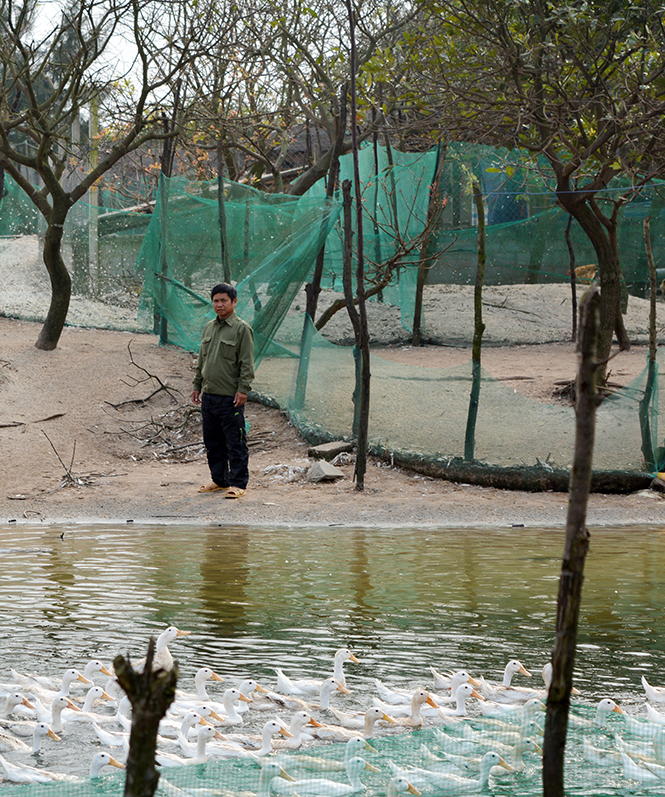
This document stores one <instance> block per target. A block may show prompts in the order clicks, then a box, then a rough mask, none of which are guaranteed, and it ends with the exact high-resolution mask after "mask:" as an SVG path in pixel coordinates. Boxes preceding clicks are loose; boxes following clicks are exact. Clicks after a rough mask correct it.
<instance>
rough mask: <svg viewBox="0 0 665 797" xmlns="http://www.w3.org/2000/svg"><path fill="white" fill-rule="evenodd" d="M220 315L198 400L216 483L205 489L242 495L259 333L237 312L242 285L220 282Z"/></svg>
mask: <svg viewBox="0 0 665 797" xmlns="http://www.w3.org/2000/svg"><path fill="white" fill-rule="evenodd" d="M210 297H211V298H212V306H213V309H214V311H215V313H216V314H217V318H215V319H214V320H213V321H209V322H208V323H207V324H206V326H205V328H204V330H203V338H202V341H201V348H200V350H199V356H198V360H197V363H196V375H195V376H194V390H193V391H192V402H193V403H194V404H200V405H201V416H202V419H203V442H204V444H205V447H206V451H207V454H208V467H209V468H210V475H211V477H212V482H210V483H209V484H204V485H203V486H202V487H201V488H199V492H200V493H214V492H217V491H219V490H223V491H225V494H224V497H225V498H240V497H241V496H242V495H244V494H245V492H246V488H247V481H248V479H249V467H248V466H249V451H248V449H247V439H246V436H245V412H244V409H243V408H244V406H245V403H246V401H247V394H248V393H249V390H250V388H251V386H252V380H253V379H254V334H253V332H252V328H251V327H250V326H249V324H247V323H245V321H243V320H242V319H241V318H239V317H238V316H237V315H236V313H235V307H236V304H237V303H238V294H237V291H236V289H235V288H234V287H233V286H231V285H227V284H226V283H224V282H223V283H220V284H219V285H215V287H214V288H213V289H212V290H211V292H210Z"/></svg>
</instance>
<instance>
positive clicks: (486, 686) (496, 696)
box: [480, 659, 543, 703]
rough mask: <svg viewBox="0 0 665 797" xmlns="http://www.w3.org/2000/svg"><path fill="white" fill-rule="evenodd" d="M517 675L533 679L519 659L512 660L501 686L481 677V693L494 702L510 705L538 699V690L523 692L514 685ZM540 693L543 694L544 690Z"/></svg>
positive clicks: (504, 672) (504, 673)
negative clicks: (514, 678)
mask: <svg viewBox="0 0 665 797" xmlns="http://www.w3.org/2000/svg"><path fill="white" fill-rule="evenodd" d="M517 673H520V674H521V675H525V676H527V678H531V673H530V672H529V671H528V670H527V669H526V667H525V666H524V665H523V664H522V663H521V662H520V661H518V660H517V659H511V660H510V661H509V662H508V664H506V667H505V669H504V671H503V680H502V681H501V683H500V684H493V683H490V682H488V681H486V680H485V679H484V678H483V677H482V676H481V678H480V683H481V686H480V691H481V692H482V694H483V697H485V698H487V699H489V700H494V701H496V702H497V703H510V702H513V701H514V700H529V699H530V698H532V697H538V696H539V695H538V694H536V692H537V691H538V690H533V689H527V690H521V689H518V688H516V687H514V686H513V685H512V680H513V676H514V675H516V674H517ZM540 691H541V693H542V691H543V690H540Z"/></svg>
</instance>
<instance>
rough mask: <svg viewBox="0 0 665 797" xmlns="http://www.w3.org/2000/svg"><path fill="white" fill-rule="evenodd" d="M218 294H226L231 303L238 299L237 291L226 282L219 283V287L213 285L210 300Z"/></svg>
mask: <svg viewBox="0 0 665 797" xmlns="http://www.w3.org/2000/svg"><path fill="white" fill-rule="evenodd" d="M218 293H225V294H227V296H228V297H229V299H230V300H231V301H233V300H234V299H237V298H238V291H237V290H236V289H235V288H234V287H233V285H229V284H228V283H227V282H220V283H219V285H215V287H214V288H213V289H212V290H211V291H210V298H211V299H212V298H213V297H214V296H215V295H216V294H218Z"/></svg>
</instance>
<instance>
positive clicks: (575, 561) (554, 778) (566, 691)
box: [543, 287, 602, 797]
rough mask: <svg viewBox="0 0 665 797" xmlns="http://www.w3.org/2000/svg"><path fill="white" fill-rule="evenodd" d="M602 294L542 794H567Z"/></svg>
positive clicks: (583, 310) (587, 360)
mask: <svg viewBox="0 0 665 797" xmlns="http://www.w3.org/2000/svg"><path fill="white" fill-rule="evenodd" d="M601 301H602V300H601V296H600V294H599V292H598V289H597V288H596V287H592V288H590V289H589V290H588V291H587V292H586V294H585V295H584V297H583V299H582V301H581V303H580V339H579V343H578V347H577V351H578V356H579V367H578V372H577V405H576V407H575V452H574V456H573V468H572V470H571V474H570V488H569V497H568V515H567V519H566V542H565V546H564V552H563V563H562V566H561V578H560V581H559V596H558V601H557V624H556V640H555V644H554V652H553V654H552V664H553V670H552V683H551V685H550V689H549V693H548V697H547V714H546V718H545V738H544V742H543V797H564V754H565V749H566V736H567V731H568V714H569V710H570V691H571V689H572V686H573V667H574V664H575V651H576V648H577V630H578V623H579V615H580V605H581V601H582V583H583V581H584V561H585V559H586V555H587V551H588V549H589V533H588V531H587V529H586V511H587V503H588V499H589V491H590V489H591V471H592V461H593V444H594V436H595V428H596V408H597V406H598V392H597V388H596V378H597V376H596V372H597V370H598V364H597V359H596V358H597V351H598V344H599V334H598V332H599V327H600V324H599V313H600V307H601Z"/></svg>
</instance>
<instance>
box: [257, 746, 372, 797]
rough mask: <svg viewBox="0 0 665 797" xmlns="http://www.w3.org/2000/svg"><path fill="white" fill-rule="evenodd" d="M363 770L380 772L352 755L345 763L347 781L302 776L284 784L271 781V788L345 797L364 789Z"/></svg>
mask: <svg viewBox="0 0 665 797" xmlns="http://www.w3.org/2000/svg"><path fill="white" fill-rule="evenodd" d="M365 771H369V772H380V771H381V770H379V769H377V768H376V767H375V766H372V765H371V764H368V763H367V761H365V759H364V758H361V757H360V756H354V757H353V758H350V759H349V760H348V761H347V763H346V774H347V777H348V779H349V783H339V782H337V781H334V780H329V779H327V778H304V779H302V780H300V779H298V780H295V781H293V782H292V783H287V784H284V785H282V784H281V783H275V782H273V784H272V788H273V791H276V792H278V793H280V792H294V793H297V794H321V795H325V797H346V795H349V794H355V793H356V792H359V791H364V790H365V786H364V785H363V784H362V783H361V781H360V776H361V775H362V773H363V772H365Z"/></svg>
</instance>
